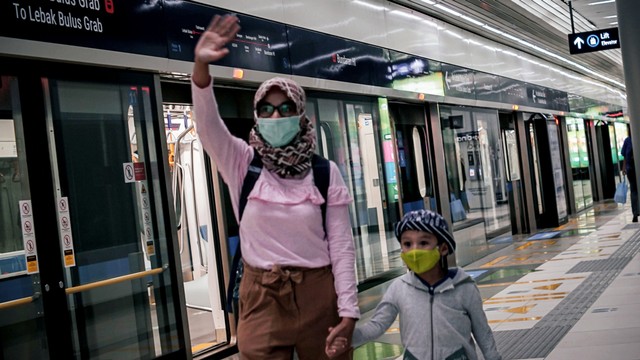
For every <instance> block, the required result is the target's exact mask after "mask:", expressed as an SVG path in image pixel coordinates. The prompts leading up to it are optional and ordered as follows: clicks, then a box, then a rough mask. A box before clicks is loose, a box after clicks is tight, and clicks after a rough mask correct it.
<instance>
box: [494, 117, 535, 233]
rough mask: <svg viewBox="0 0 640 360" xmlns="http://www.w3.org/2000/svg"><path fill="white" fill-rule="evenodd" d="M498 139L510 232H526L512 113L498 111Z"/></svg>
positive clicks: (518, 152)
mask: <svg viewBox="0 0 640 360" xmlns="http://www.w3.org/2000/svg"><path fill="white" fill-rule="evenodd" d="M499 116H500V140H501V142H502V149H503V152H504V169H505V171H504V173H505V184H506V192H507V198H508V201H509V213H510V214H511V216H510V218H511V232H512V233H513V234H522V233H526V232H528V231H529V230H528V224H527V221H526V216H525V211H524V194H523V186H522V179H521V177H520V151H518V149H519V147H518V136H517V133H516V129H515V128H516V126H515V125H516V124H515V118H514V116H513V114H512V113H500V114H499Z"/></svg>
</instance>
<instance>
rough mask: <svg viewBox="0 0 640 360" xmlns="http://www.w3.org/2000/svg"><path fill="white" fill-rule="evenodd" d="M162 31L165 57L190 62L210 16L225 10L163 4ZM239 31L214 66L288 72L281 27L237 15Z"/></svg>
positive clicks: (283, 31)
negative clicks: (164, 40) (164, 14)
mask: <svg viewBox="0 0 640 360" xmlns="http://www.w3.org/2000/svg"><path fill="white" fill-rule="evenodd" d="M165 6H166V8H167V9H166V21H165V25H166V29H167V46H168V48H169V58H170V59H177V60H185V61H193V56H194V55H193V52H194V49H195V46H196V43H197V42H198V39H199V38H200V35H201V34H202V33H203V32H204V31H205V29H206V28H207V26H209V23H210V22H211V19H212V18H213V16H214V15H220V16H223V15H226V14H229V12H228V11H227V10H222V9H217V8H213V7H210V6H205V5H200V4H195V3H189V2H186V1H166V2H165ZM237 16H238V19H239V20H240V32H239V33H238V34H237V35H236V39H235V40H234V41H233V42H231V43H229V44H228V45H227V48H228V49H229V54H228V55H227V56H225V57H224V58H222V59H221V60H220V61H218V62H216V63H215V65H221V66H230V67H237V68H243V69H252V70H260V71H268V72H276V73H290V69H289V62H288V55H289V53H288V49H287V31H286V28H285V26H284V25H283V24H278V23H275V22H272V21H267V20H262V19H259V18H255V17H251V16H247V15H240V14H237Z"/></svg>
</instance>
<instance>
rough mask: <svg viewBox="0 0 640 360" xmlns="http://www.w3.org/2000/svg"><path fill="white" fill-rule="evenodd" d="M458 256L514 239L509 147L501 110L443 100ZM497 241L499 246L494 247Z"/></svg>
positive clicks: (469, 256)
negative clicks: (504, 143) (505, 144)
mask: <svg viewBox="0 0 640 360" xmlns="http://www.w3.org/2000/svg"><path fill="white" fill-rule="evenodd" d="M439 110H440V114H439V116H440V123H441V131H442V142H443V147H444V159H445V166H446V174H447V180H448V181H447V182H448V184H447V185H448V189H447V190H448V196H449V199H448V201H449V206H450V209H451V220H452V222H453V226H452V227H453V232H454V235H455V236H456V239H463V240H461V241H460V242H459V246H458V249H459V250H456V260H457V263H458V264H459V265H461V266H464V265H466V264H469V263H471V262H473V261H475V260H477V259H479V258H481V257H482V256H485V255H487V254H489V253H490V252H492V251H494V250H495V249H496V247H498V246H503V244H507V243H509V242H510V241H511V232H512V225H511V214H510V204H509V195H508V183H507V181H506V171H505V170H506V167H505V161H504V159H505V150H504V148H503V147H502V142H501V136H502V133H501V131H500V117H499V115H498V112H497V111H496V110H490V109H481V108H472V107H462V106H440V107H439ZM494 245H495V247H494Z"/></svg>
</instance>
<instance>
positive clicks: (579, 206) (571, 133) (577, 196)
mask: <svg viewBox="0 0 640 360" xmlns="http://www.w3.org/2000/svg"><path fill="white" fill-rule="evenodd" d="M565 121H566V124H567V129H566V131H567V145H568V148H569V158H570V164H571V173H572V179H573V193H574V200H575V207H576V212H580V211H582V210H585V209H586V208H588V207H589V206H591V205H592V204H593V191H592V185H591V183H592V176H591V175H592V170H591V161H590V156H589V148H588V144H589V141H588V139H587V132H586V131H585V128H586V126H585V120H583V119H580V118H572V117H567V118H565Z"/></svg>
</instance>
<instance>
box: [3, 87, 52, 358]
mask: <svg viewBox="0 0 640 360" xmlns="http://www.w3.org/2000/svg"><path fill="white" fill-rule="evenodd" d="M0 81H1V84H0V359H19V358H30V359H49V358H51V356H50V355H49V348H48V341H47V340H48V339H47V332H46V329H45V323H44V313H43V306H44V305H43V301H42V299H43V298H42V296H41V295H42V289H41V288H40V286H39V285H38V284H40V271H41V262H42V261H41V260H40V258H39V256H40V254H41V251H38V248H37V246H36V242H35V235H34V234H35V231H34V230H33V228H34V226H35V225H39V224H36V223H35V222H34V221H33V219H32V217H33V216H32V214H33V213H32V203H31V192H30V188H29V181H30V176H29V175H30V174H29V172H28V169H27V158H26V153H25V143H24V121H23V119H22V111H21V108H22V106H21V104H20V100H19V94H18V81H17V79H16V78H15V77H13V76H6V75H2V76H0ZM32 181H33V182H35V181H36V180H35V179H34V180H32ZM22 209H24V210H22ZM38 235H40V230H39V231H38ZM43 236H44V234H43ZM16 339H19V340H17V341H16Z"/></svg>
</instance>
